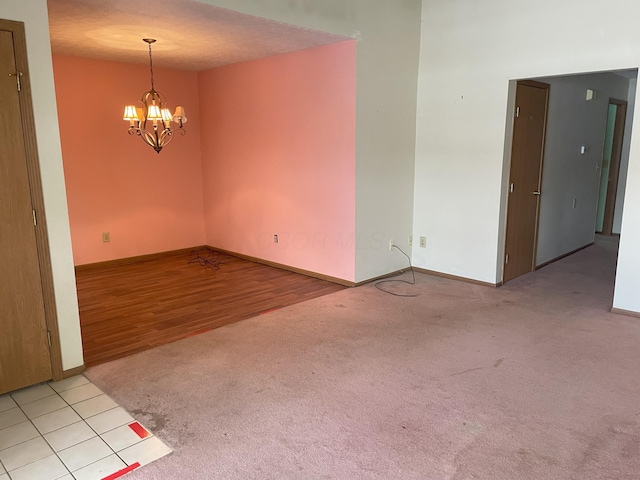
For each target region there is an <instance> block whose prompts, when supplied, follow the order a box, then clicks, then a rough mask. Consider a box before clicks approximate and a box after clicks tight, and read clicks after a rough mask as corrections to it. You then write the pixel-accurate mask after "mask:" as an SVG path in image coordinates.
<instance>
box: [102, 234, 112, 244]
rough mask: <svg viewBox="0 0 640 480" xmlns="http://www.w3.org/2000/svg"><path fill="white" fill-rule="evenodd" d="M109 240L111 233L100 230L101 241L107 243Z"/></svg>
mask: <svg viewBox="0 0 640 480" xmlns="http://www.w3.org/2000/svg"><path fill="white" fill-rule="evenodd" d="M110 241H111V234H110V233H109V232H102V243H109V242H110Z"/></svg>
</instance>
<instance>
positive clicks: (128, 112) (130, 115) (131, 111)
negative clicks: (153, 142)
mask: <svg viewBox="0 0 640 480" xmlns="http://www.w3.org/2000/svg"><path fill="white" fill-rule="evenodd" d="M122 119H123V120H140V117H138V112H137V110H136V107H135V105H127V106H126V107H124V115H123V117H122Z"/></svg>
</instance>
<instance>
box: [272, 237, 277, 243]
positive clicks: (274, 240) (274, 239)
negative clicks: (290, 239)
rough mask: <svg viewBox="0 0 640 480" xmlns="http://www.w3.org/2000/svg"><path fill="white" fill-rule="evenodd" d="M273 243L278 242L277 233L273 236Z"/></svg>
mask: <svg viewBox="0 0 640 480" xmlns="http://www.w3.org/2000/svg"><path fill="white" fill-rule="evenodd" d="M273 243H278V235H274V236H273Z"/></svg>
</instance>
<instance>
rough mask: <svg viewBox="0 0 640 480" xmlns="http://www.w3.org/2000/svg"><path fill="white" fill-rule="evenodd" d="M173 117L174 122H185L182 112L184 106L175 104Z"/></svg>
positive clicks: (185, 117) (185, 118)
mask: <svg viewBox="0 0 640 480" xmlns="http://www.w3.org/2000/svg"><path fill="white" fill-rule="evenodd" d="M173 118H174V121H175V122H176V123H177V122H180V121H181V122H182V123H187V116H186V115H185V113H184V107H181V106H177V107H176V111H175V112H174V114H173Z"/></svg>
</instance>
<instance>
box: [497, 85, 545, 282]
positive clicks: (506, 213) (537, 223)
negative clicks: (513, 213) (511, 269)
mask: <svg viewBox="0 0 640 480" xmlns="http://www.w3.org/2000/svg"><path fill="white" fill-rule="evenodd" d="M518 85H525V86H529V87H535V88H541V89H544V90H546V92H547V99H546V102H547V104H546V107H545V113H544V126H543V132H542V147H541V156H540V171H539V177H538V191H539V192H541V191H542V175H543V173H544V157H545V147H546V142H547V123H548V117H549V95H550V92H551V85H550V84H548V83H544V82H539V81H536V80H527V79H524V80H516V81H515V82H514V93H513V104H512V112H511V119H512V124H511V134H510V142H511V143H510V147H509V158H508V162H509V163H508V165H509V170H508V171H507V175H506V176H505V179H504V181H505V184H504V191H505V192H506V202H505V209H504V229H503V237H502V242H503V248H502V262H501V266H502V272H501V275H500V282H499V284H498V285H503V284H504V283H505V280H504V272H505V270H506V265H507V252H506V249H507V234H508V231H509V225H508V220H509V183H510V180H511V162H512V159H513V158H512V157H513V135H514V131H515V118H516V113H517V112H516V108H517V90H518ZM541 201H542V198H541V197H538V202H537V205H536V221H535V230H534V238H533V255H532V258H531V272H533V271H535V269H536V258H537V250H538V230H539V227H540V203H541Z"/></svg>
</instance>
